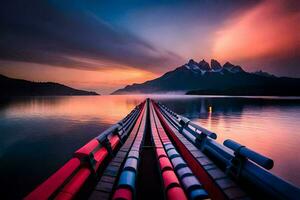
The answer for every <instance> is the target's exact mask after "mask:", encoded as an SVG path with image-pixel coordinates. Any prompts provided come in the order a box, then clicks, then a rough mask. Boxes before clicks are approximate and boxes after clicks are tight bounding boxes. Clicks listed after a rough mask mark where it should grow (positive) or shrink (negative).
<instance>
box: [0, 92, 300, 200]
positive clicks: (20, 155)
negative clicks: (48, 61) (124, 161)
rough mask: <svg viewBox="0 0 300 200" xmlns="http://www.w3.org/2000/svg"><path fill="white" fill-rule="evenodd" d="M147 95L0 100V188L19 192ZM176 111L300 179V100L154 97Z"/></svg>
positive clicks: (8, 192) (276, 170)
mask: <svg viewBox="0 0 300 200" xmlns="http://www.w3.org/2000/svg"><path fill="white" fill-rule="evenodd" d="M146 97H147V96H143V95H140V96H133V95H132V96H86V97H34V98H30V97H28V98H18V99H10V100H1V101H0V131H1V132H0V177H1V183H0V188H1V189H0V193H1V195H2V197H4V199H8V198H10V199H12V198H21V197H23V196H24V195H25V194H26V193H27V192H28V191H30V190H32V188H34V187H35V186H36V185H37V184H38V183H40V182H41V181H42V180H44V179H45V178H47V177H48V176H49V175H50V174H51V173H53V172H54V171H55V170H56V169H58V168H59V167H60V166H61V165H62V164H63V163H64V162H66V161H67V159H69V158H70V156H71V155H72V153H73V152H74V151H75V150H76V149H77V148H79V147H81V146H82V145H83V144H85V143H86V142H87V141H89V140H90V139H91V138H93V137H95V136H96V135H98V134H99V133H100V132H101V131H102V130H104V129H106V128H107V127H109V126H110V125H111V124H114V123H116V122H117V121H118V120H120V119H122V118H123V117H124V116H125V115H126V114H128V113H129V112H130V111H131V110H132V109H133V108H134V107H135V105H137V104H138V103H140V102H141V101H142V100H144V99H145V98H146ZM151 97H153V98H155V99H157V100H160V101H162V102H163V103H165V104H166V105H167V106H168V107H170V108H171V109H172V110H174V111H175V112H177V113H179V114H182V115H184V116H186V117H189V118H191V119H192V120H194V121H195V122H197V123H200V124H201V125H203V126H205V127H206V128H208V129H211V130H213V131H215V132H216V133H217V134H218V140H219V141H220V142H222V141H223V140H224V139H227V138H231V139H234V140H237V141H238V142H241V143H243V144H245V145H247V146H249V147H250V148H253V149H255V150H257V151H259V152H261V153H263V154H265V155H267V156H270V157H271V158H273V159H274V160H275V167H274V169H273V170H272V171H273V172H274V173H276V174H278V175H280V176H282V177H284V178H285V179H287V180H289V181H291V182H293V183H295V184H298V185H300V173H299V172H300V157H299V154H298V151H299V149H300V147H299V145H298V144H299V142H300V133H299V128H300V125H299V118H300V100H299V99H281V98H230V97H190V96H151Z"/></svg>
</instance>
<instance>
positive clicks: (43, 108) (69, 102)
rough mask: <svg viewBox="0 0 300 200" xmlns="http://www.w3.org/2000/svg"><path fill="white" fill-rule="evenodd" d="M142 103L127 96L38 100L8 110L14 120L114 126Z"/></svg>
mask: <svg viewBox="0 0 300 200" xmlns="http://www.w3.org/2000/svg"><path fill="white" fill-rule="evenodd" d="M140 101H142V99H141V100H140ZM140 101H139V100H138V99H134V98H128V97H127V98H125V97H124V96H101V97H100V96H99V97H98V98H97V97H94V96H92V97H89V96H86V97H72V98H69V97H56V98H51V97H46V98H36V99H30V101H24V102H22V103H19V104H15V105H14V107H12V108H10V109H9V110H7V111H6V115H7V116H8V117H12V118H14V117H18V118H20V117H21V118H31V117H41V118H48V117H50V118H51V117H52V118H70V119H72V120H77V121H88V120H99V123H108V124H113V123H116V122H117V121H118V120H120V119H122V118H123V117H124V116H126V115H127V114H128V113H129V112H130V111H131V110H132V109H133V108H134V107H135V106H136V105H138V104H139V103H140Z"/></svg>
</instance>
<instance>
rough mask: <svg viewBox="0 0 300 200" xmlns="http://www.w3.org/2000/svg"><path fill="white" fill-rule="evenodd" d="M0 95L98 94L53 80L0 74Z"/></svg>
mask: <svg viewBox="0 0 300 200" xmlns="http://www.w3.org/2000/svg"><path fill="white" fill-rule="evenodd" d="M0 91H1V93H0V96H2V97H4V96H64V95H65V96H70V95H99V94H97V93H96V92H90V91H84V90H78V89H74V88H71V87H69V86H66V85H63V84H59V83H54V82H33V81H28V80H22V79H15V78H10V77H7V76H4V75H2V74H0Z"/></svg>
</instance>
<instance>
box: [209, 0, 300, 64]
mask: <svg viewBox="0 0 300 200" xmlns="http://www.w3.org/2000/svg"><path fill="white" fill-rule="evenodd" d="M298 4H299V3H297V2H296V1H281V0H274V1H268V0H266V1H264V2H262V3H261V4H259V5H258V6H256V7H254V8H253V9H250V10H249V11H246V12H244V13H238V14H237V15H235V17H234V19H231V20H230V21H227V23H226V24H225V25H224V26H223V27H222V28H221V29H220V30H219V31H218V32H217V33H216V39H215V41H214V45H213V55H214V57H216V58H218V59H220V60H234V61H240V62H243V61H245V60H251V59H262V58H268V59H270V57H271V58H274V59H276V58H278V57H286V56H290V54H297V55H300V50H299V49H300V48H299V47H300V26H299V22H300V12H299V11H298V10H297V9H298V8H299V7H298ZM293 6H295V7H293Z"/></svg>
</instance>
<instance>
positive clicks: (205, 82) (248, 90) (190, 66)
mask: <svg viewBox="0 0 300 200" xmlns="http://www.w3.org/2000/svg"><path fill="white" fill-rule="evenodd" d="M299 85H300V79H299V78H284V77H276V76H272V75H269V74H267V73H265V72H261V71H260V72H256V73H248V72H246V71H244V70H243V69H242V68H241V67H240V66H237V65H233V64H231V63H229V62H227V63H225V64H224V65H223V66H221V64H220V63H219V62H218V61H216V60H213V59H212V60H211V63H210V65H209V63H207V62H206V61H204V60H202V61H200V62H199V63H198V62H195V61H194V60H190V61H189V62H188V63H186V64H184V65H182V66H181V67H178V68H176V69H175V70H173V71H169V72H167V73H165V74H164V75H163V76H161V77H159V78H157V79H154V80H149V81H146V82H145V83H141V84H133V85H128V86H126V87H125V88H123V89H119V90H117V91H115V92H114V93H113V94H127V93H166V92H177V93H179V92H181V93H186V92H188V94H201V95H205V94H206V95H207V94H211V95H286V96H291V95H295V96H298V95H300V90H299V89H298V86H299Z"/></svg>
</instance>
